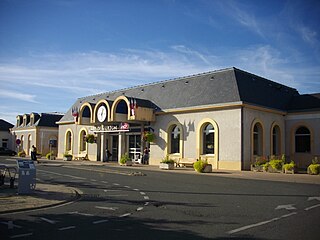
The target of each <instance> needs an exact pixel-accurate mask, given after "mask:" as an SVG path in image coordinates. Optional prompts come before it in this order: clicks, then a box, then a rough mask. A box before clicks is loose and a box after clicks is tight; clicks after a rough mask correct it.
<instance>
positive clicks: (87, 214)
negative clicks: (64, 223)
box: [69, 211, 94, 217]
mask: <svg viewBox="0 0 320 240" xmlns="http://www.w3.org/2000/svg"><path fill="white" fill-rule="evenodd" d="M69 214H77V215H81V216H87V217H92V216H94V215H93V214H91V213H80V212H78V211H76V212H69Z"/></svg>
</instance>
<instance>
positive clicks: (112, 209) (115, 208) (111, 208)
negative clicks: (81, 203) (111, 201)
mask: <svg viewBox="0 0 320 240" xmlns="http://www.w3.org/2000/svg"><path fill="white" fill-rule="evenodd" d="M95 208H99V209H104V210H110V211H116V210H118V209H119V208H117V207H101V206H95Z"/></svg>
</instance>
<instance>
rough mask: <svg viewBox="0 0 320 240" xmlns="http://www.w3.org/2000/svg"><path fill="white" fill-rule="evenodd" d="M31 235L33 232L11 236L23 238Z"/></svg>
mask: <svg viewBox="0 0 320 240" xmlns="http://www.w3.org/2000/svg"><path fill="white" fill-rule="evenodd" d="M31 235H33V233H25V234H19V235H13V236H11V237H10V238H21V237H28V236H31Z"/></svg>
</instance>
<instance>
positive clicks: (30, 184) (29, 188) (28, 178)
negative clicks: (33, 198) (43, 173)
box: [17, 159, 36, 194]
mask: <svg viewBox="0 0 320 240" xmlns="http://www.w3.org/2000/svg"><path fill="white" fill-rule="evenodd" d="M17 165H18V173H19V178H18V194H30V193H32V192H33V191H34V190H35V189H36V166H35V165H34V162H33V161H30V160H21V159H18V160H17Z"/></svg>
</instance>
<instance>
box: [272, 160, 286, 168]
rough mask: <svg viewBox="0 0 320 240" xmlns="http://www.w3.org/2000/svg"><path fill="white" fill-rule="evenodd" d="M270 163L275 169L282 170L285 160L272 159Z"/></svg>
mask: <svg viewBox="0 0 320 240" xmlns="http://www.w3.org/2000/svg"><path fill="white" fill-rule="evenodd" d="M269 165H270V166H271V167H272V168H273V169H275V170H282V166H283V161H282V160H271V161H270V162H269Z"/></svg>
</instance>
